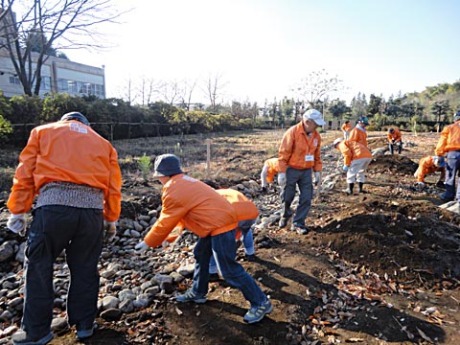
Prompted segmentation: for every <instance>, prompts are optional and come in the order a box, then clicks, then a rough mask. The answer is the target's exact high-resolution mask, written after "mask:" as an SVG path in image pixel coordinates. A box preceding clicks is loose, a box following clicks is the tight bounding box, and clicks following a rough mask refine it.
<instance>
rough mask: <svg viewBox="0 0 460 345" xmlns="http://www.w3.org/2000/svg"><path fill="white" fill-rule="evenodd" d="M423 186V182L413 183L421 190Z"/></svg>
mask: <svg viewBox="0 0 460 345" xmlns="http://www.w3.org/2000/svg"><path fill="white" fill-rule="evenodd" d="M423 187H425V183H423V182H416V183H415V189H417V190H422V189H423Z"/></svg>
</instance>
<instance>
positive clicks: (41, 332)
mask: <svg viewBox="0 0 460 345" xmlns="http://www.w3.org/2000/svg"><path fill="white" fill-rule="evenodd" d="M33 214H34V218H33V221H32V224H31V227H30V230H29V234H28V239H27V246H26V261H25V272H26V273H25V276H26V281H25V293H24V296H25V302H24V315H23V318H22V328H23V330H24V331H25V332H26V333H27V334H28V336H30V337H33V338H40V337H43V336H45V335H46V334H48V333H49V332H50V327H51V321H52V318H53V301H54V298H55V296H54V289H53V264H54V262H55V260H56V258H57V257H58V256H59V255H60V254H61V252H62V251H65V255H66V261H67V265H68V266H69V270H70V285H69V289H68V294H67V316H68V321H69V324H70V325H76V327H77V329H78V330H80V329H89V328H91V327H92V326H93V323H94V319H95V317H96V314H97V298H98V292H99V272H98V269H97V264H98V261H99V257H100V255H101V251H102V239H103V222H104V220H103V212H102V210H97V209H84V208H76V207H68V206H59V205H55V206H54V205H52V206H43V207H40V208H38V209H36V210H34V212H33Z"/></svg>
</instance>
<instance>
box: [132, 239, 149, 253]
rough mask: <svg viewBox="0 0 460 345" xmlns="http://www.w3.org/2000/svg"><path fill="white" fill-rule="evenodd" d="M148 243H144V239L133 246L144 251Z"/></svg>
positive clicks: (147, 247)
mask: <svg viewBox="0 0 460 345" xmlns="http://www.w3.org/2000/svg"><path fill="white" fill-rule="evenodd" d="M149 248H150V247H149V245H148V244H147V243H145V242H144V241H141V242H139V243H138V244H136V246H135V247H134V249H136V250H137V251H139V252H144V251H146V250H147V249H149Z"/></svg>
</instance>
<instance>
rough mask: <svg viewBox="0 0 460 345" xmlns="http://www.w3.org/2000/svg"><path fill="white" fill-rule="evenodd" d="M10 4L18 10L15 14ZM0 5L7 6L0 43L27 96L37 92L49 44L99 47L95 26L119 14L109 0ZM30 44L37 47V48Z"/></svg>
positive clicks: (1, 0) (4, 0) (8, 0)
mask: <svg viewBox="0 0 460 345" xmlns="http://www.w3.org/2000/svg"><path fill="white" fill-rule="evenodd" d="M13 4H14V6H15V8H16V6H17V7H18V9H20V10H21V11H20V12H18V13H19V15H18V17H17V18H16V14H15V12H14V11H15V8H13ZM0 7H1V8H4V9H7V11H5V12H4V13H5V16H4V18H3V20H1V21H0V36H1V37H2V38H3V47H4V48H6V49H7V51H8V53H9V55H10V58H11V62H12V64H13V66H14V70H15V72H16V74H17V76H18V78H19V80H20V82H21V84H22V87H23V89H24V93H25V94H26V95H30V96H32V95H38V94H39V92H40V86H41V85H40V84H41V79H42V75H41V69H42V66H43V64H44V63H45V62H46V60H47V59H48V57H49V55H47V54H48V52H49V51H50V50H51V47H52V46H54V49H75V48H82V47H85V48H88V47H93V48H98V47H99V48H100V47H101V45H99V44H97V43H96V42H97V40H95V39H94V37H95V35H97V32H96V31H94V27H95V26H97V25H98V24H101V23H106V22H112V23H114V22H115V20H116V19H117V18H119V17H120V16H121V13H117V12H116V11H114V10H113V7H112V0H21V2H18V1H16V2H15V0H0ZM19 7H20V8H19ZM32 38H33V42H32V41H31V39H32ZM37 38H38V39H39V40H41V42H37ZM32 43H33V44H32ZM37 43H39V44H38V45H37ZM33 46H34V47H39V49H38V51H34V50H36V49H32V47H33Z"/></svg>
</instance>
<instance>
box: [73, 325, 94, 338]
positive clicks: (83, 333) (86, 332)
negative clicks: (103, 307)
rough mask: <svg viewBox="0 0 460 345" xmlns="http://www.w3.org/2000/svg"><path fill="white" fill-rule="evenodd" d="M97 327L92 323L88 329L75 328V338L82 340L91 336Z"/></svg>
mask: <svg viewBox="0 0 460 345" xmlns="http://www.w3.org/2000/svg"><path fill="white" fill-rule="evenodd" d="M96 329H97V325H96V324H94V325H93V327H92V328H90V329H81V330H77V338H78V340H84V339H87V338H89V337H92V336H93V334H94V331H95V330H96Z"/></svg>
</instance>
